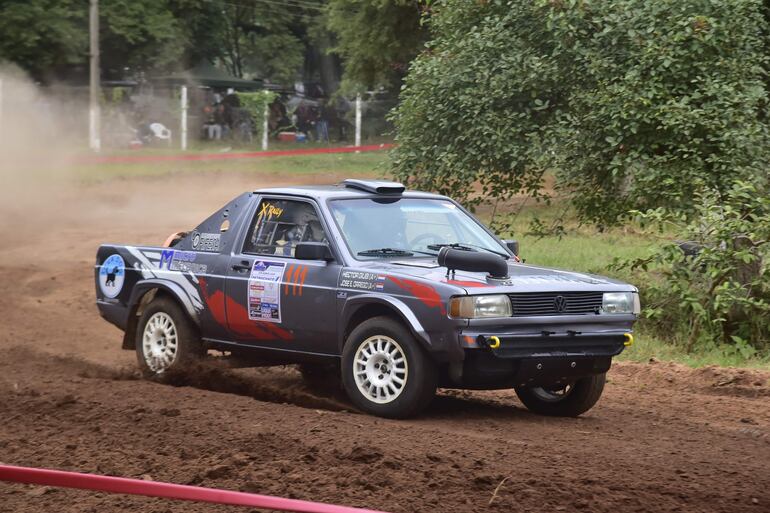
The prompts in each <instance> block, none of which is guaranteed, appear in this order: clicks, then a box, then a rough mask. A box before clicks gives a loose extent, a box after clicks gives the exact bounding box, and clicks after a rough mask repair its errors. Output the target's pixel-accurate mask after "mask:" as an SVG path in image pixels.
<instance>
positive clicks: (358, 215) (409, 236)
mask: <svg viewBox="0 0 770 513" xmlns="http://www.w3.org/2000/svg"><path fill="white" fill-rule="evenodd" d="M330 208H331V211H332V215H333V216H334V220H335V221H336V222H337V226H339V228H340V231H341V232H342V234H343V236H344V237H345V241H346V242H347V244H348V248H350V251H351V253H353V256H355V257H356V258H382V257H410V256H422V257H424V256H426V255H437V254H438V250H439V249H440V248H441V246H444V245H459V246H462V248H461V249H467V250H469V251H491V252H494V253H499V254H504V255H507V254H508V253H507V252H506V250H505V248H503V247H501V246H500V244H499V243H498V242H497V241H496V240H495V239H494V238H493V237H492V236H491V235H489V234H488V233H487V232H486V231H485V230H484V229H483V228H482V227H481V226H479V225H478V223H477V222H476V221H475V220H474V219H473V218H471V217H470V216H468V214H466V213H465V212H463V210H461V209H459V208H457V205H455V204H454V203H452V202H451V201H447V200H439V199H423V198H399V199H386V198H382V199H380V198H364V199H340V200H333V201H331V202H330Z"/></svg>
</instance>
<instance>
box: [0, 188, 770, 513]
mask: <svg viewBox="0 0 770 513" xmlns="http://www.w3.org/2000/svg"><path fill="white" fill-rule="evenodd" d="M334 178H335V177H331V176H324V177H319V178H318V180H320V181H327V182H329V181H332V180H334ZM258 182H259V177H258V175H250V176H241V175H238V176H234V177H229V176H228V177H226V178H225V177H224V176H222V175H212V174H209V175H204V176H187V175H185V176H172V177H167V178H155V179H147V178H146V179H141V180H139V179H137V180H122V181H110V182H106V183H103V184H99V185H90V186H78V187H66V188H62V189H61V190H58V189H57V190H53V189H49V190H46V191H42V192H39V193H38V194H36V195H35V196H34V197H33V196H32V195H30V196H29V202H30V203H27V204H24V203H23V202H15V203H13V204H12V205H10V204H8V203H7V202H6V204H4V205H3V208H0V215H2V219H3V221H2V223H0V240H3V241H4V245H3V247H2V248H0V315H1V316H2V317H0V350H2V356H0V419H2V423H0V461H2V462H4V463H7V464H16V465H28V466H40V467H53V468H59V469H66V470H78V471H85V472H99V473H106V474H111V475H120V476H126V477H139V478H146V479H155V480H163V481H172V482H176V483H189V484H196V485H205V486H215V487H223V488H229V489H234V490H244V491H254V492H259V493H267V494H276V495H281V496H288V497H296V498H302V499H310V500H320V501H329V502H336V503H342V504H348V505H356V506H367V507H371V508H377V509H383V510H386V511H393V512H416V511H420V512H422V511H430V512H509V511H533V512H534V511H549V512H550V511H592V512H604V511H607V512H609V511H613V512H616V511H639V512H642V511H645V512H646V511H649V512H653V511H655V512H660V511H693V512H706V511H709V512H710V511H724V512H728V511H735V512H745V511H757V512H765V511H770V381H769V379H770V376H768V375H766V374H764V375H763V374H761V373H757V372H751V371H738V370H723V369H701V370H689V369H684V368H681V367H678V366H675V365H670V364H664V363H654V364H649V365H638V364H627V363H626V364H616V365H615V366H614V367H613V369H612V370H611V371H610V374H609V384H608V386H607V389H606V391H605V395H604V397H603V398H602V400H601V401H600V402H599V404H598V405H597V406H596V407H595V408H594V409H593V410H591V411H590V412H589V413H588V414H586V415H585V416H583V417H581V418H578V419H551V418H543V417H538V416H535V415H532V414H530V413H528V412H527V411H526V410H524V409H523V407H522V406H521V405H520V403H519V402H518V401H517V400H516V398H515V395H514V394H513V393H512V392H483V393H481V392H479V393H465V392H463V393H458V392H452V391H447V392H442V393H441V395H440V397H439V398H438V399H437V400H436V401H435V403H434V404H433V406H432V407H431V408H430V410H429V411H428V412H427V413H426V414H425V415H423V416H422V417H420V418H419V419H416V420H411V421H388V420H382V419H377V418H373V417H368V416H365V415H360V414H357V413H354V412H352V411H350V409H351V408H350V406H349V405H348V403H347V402H346V401H345V399H344V397H342V396H341V395H340V394H339V392H338V391H336V390H333V389H332V390H316V389H312V388H309V387H308V386H306V385H305V384H303V383H302V381H301V380H300V378H299V374H298V373H297V372H296V371H295V370H294V369H292V368H273V369H249V370H241V371H226V370H217V369H207V370H205V372H202V373H201V375H199V376H197V377H196V376H192V377H189V378H188V379H183V380H181V381H180V382H179V383H178V385H180V386H178V387H174V386H169V385H160V384H155V383H150V382H145V381H142V380H138V379H136V376H135V372H134V368H135V365H134V355H133V353H129V352H125V351H121V350H120V349H119V346H120V339H121V334H120V333H119V332H118V331H117V330H116V329H115V328H113V327H111V326H110V325H108V324H107V323H106V322H104V321H102V320H101V319H100V318H99V316H98V314H97V313H96V309H95V306H94V304H93V302H94V292H93V278H92V273H93V270H92V267H91V266H92V262H93V258H94V254H95V250H96V247H97V246H98V244H99V243H101V242H107V241H111V242H133V243H138V244H142V243H147V244H156V243H158V242H160V241H162V240H164V239H165V237H166V236H167V235H168V234H169V233H171V232H173V231H177V230H180V229H185V228H189V226H190V225H191V224H194V223H195V222H197V221H198V220H200V219H202V218H203V217H204V216H205V215H207V214H208V213H210V212H212V211H214V210H216V209H217V208H218V207H219V206H220V205H221V204H223V203H224V202H225V201H226V200H227V199H229V198H230V197H232V196H235V195H236V194H237V193H239V192H241V191H242V190H246V189H249V188H252V187H254V186H257V185H261V184H260V183H258ZM180 191H181V192H180ZM229 510H232V511H240V510H239V509H236V508H233V509H229V508H226V507H213V506H206V505H197V504H190V503H181V504H180V503H175V502H171V501H165V500H156V499H146V498H139V497H123V496H110V495H106V494H94V493H89V492H85V491H71V490H69V491H68V490H59V489H49V488H41V487H30V486H21V485H8V484H2V483H0V512H20V513H21V512H35V513H39V512H57V513H58V512H92V511H93V512H113V511H116V512H138V511H141V512H186V513H188V512H202V511H229Z"/></svg>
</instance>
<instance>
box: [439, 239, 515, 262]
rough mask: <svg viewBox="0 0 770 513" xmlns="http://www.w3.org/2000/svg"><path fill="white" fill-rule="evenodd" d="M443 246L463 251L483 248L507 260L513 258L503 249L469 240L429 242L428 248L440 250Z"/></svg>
mask: <svg viewBox="0 0 770 513" xmlns="http://www.w3.org/2000/svg"><path fill="white" fill-rule="evenodd" d="M441 248H452V249H459V250H462V251H474V250H475V249H483V250H484V251H489V252H490V253H494V254H495V255H499V256H501V257H503V258H505V259H506V260H508V259H509V258H511V255H509V254H507V253H503V252H502V251H495V250H494V249H489V248H488V247H486V246H479V245H478V244H469V243H467V242H452V243H451V244H428V249H432V250H434V251H438V250H440V249H441Z"/></svg>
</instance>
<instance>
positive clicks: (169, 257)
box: [158, 249, 208, 274]
mask: <svg viewBox="0 0 770 513" xmlns="http://www.w3.org/2000/svg"><path fill="white" fill-rule="evenodd" d="M197 256H198V255H197V254H196V253H195V252H193V251H176V250H173V249H167V250H165V251H163V253H161V255H160V261H159V262H158V268H159V269H166V270H168V271H179V272H183V273H188V272H189V273H193V274H206V272H208V266H207V265H206V264H198V263H196V262H195V259H196V258H197Z"/></svg>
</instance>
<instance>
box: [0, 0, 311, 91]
mask: <svg viewBox="0 0 770 513" xmlns="http://www.w3.org/2000/svg"><path fill="white" fill-rule="evenodd" d="M313 1H314V0H307V1H306V2H305V3H304V4H303V5H306V6H308V7H297V6H295V5H288V4H287V5H277V4H278V3H277V2H272V1H258V2H248V3H247V2H239V3H238V2H225V1H222V0H160V1H157V0H101V2H100V7H99V11H100V46H101V48H100V51H101V67H102V76H103V77H104V78H113V79H119V78H131V77H135V78H140V77H141V75H142V73H148V74H149V73H154V72H167V71H170V70H175V69H176V70H178V69H180V68H187V67H192V66H194V65H197V64H199V63H200V62H201V61H208V62H214V61H216V60H222V61H223V63H224V64H225V65H226V66H227V67H228V68H229V70H230V71H231V72H232V73H233V74H235V75H236V76H244V75H246V74H258V75H259V76H260V77H263V78H267V79H271V80H273V81H275V82H284V83H291V82H293V81H294V79H295V78H296V76H297V74H298V72H299V71H300V69H301V67H302V64H303V59H304V54H305V51H306V46H307V45H308V44H309V43H308V41H306V40H305V39H303V38H305V36H306V34H307V32H308V26H309V25H310V24H311V23H313V20H315V19H320V14H321V7H320V4H319V6H318V7H317V8H315V9H311V7H312V5H313ZM307 10H310V11H312V14H313V15H315V18H313V17H312V16H311V15H310V14H308V13H307V12H306V11H307ZM0 60H7V61H10V62H14V63H16V64H18V65H19V66H20V67H22V68H24V69H25V70H26V71H28V72H30V73H31V74H32V75H33V76H34V77H35V78H37V79H39V80H40V79H45V80H47V81H50V80H51V79H53V78H66V77H67V76H68V75H69V76H71V75H73V72H75V73H77V72H79V73H80V74H81V75H83V74H85V72H86V70H87V69H88V2H83V1H78V2H75V1H72V0H64V1H58V2H57V1H52V0H27V1H24V2H22V1H20V0H7V1H5V2H2V3H0Z"/></svg>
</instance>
